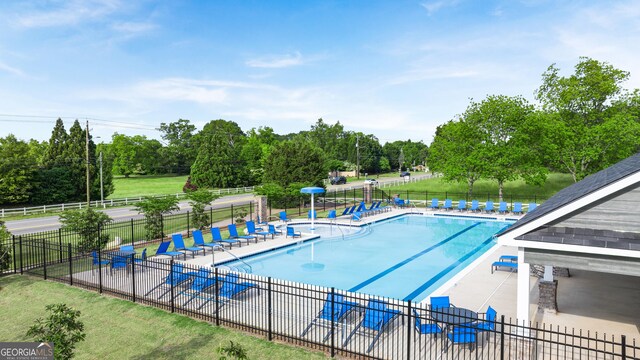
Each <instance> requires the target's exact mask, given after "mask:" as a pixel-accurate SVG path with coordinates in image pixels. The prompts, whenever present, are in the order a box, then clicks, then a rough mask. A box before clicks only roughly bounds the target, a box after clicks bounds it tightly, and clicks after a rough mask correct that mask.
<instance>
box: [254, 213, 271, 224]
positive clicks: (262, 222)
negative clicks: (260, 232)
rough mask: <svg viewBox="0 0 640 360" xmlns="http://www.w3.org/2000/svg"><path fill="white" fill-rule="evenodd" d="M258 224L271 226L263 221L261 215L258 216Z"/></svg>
mask: <svg viewBox="0 0 640 360" xmlns="http://www.w3.org/2000/svg"><path fill="white" fill-rule="evenodd" d="M256 224H258V225H269V223H268V222H267V221H263V220H262V218H261V217H260V215H258V216H256Z"/></svg>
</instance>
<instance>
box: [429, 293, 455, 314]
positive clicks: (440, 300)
mask: <svg viewBox="0 0 640 360" xmlns="http://www.w3.org/2000/svg"><path fill="white" fill-rule="evenodd" d="M430 301H431V311H438V309H446V308H449V307H451V306H452V305H451V302H450V301H449V297H448V296H432V297H431V299H430Z"/></svg>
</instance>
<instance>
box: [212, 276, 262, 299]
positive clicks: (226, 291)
mask: <svg viewBox="0 0 640 360" xmlns="http://www.w3.org/2000/svg"><path fill="white" fill-rule="evenodd" d="M251 289H256V290H258V293H260V286H258V284H255V283H253V282H250V281H243V282H240V277H239V276H238V274H236V273H228V274H227V275H226V276H225V277H224V279H223V280H222V286H221V287H220V290H218V296H219V300H220V302H221V303H223V304H225V303H227V302H229V301H230V300H232V299H234V298H236V297H237V296H239V295H241V294H244V293H245V292H246V291H248V290H251ZM200 307H202V306H200Z"/></svg>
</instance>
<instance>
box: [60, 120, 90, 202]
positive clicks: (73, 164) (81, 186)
mask: <svg viewBox="0 0 640 360" xmlns="http://www.w3.org/2000/svg"><path fill="white" fill-rule="evenodd" d="M93 149H94V152H91V151H90V152H89V156H90V159H89V164H87V138H86V129H83V128H82V126H80V122H79V121H78V120H76V121H74V122H73V125H72V126H71V128H69V136H68V137H67V141H66V142H65V149H64V151H63V156H64V159H65V164H64V167H65V168H66V169H67V170H68V171H69V172H70V177H71V179H72V180H73V181H74V194H73V199H74V200H78V201H80V200H83V199H86V196H87V173H86V170H87V166H89V167H90V170H89V177H90V178H94V175H95V166H93V167H92V166H91V159H92V158H93V159H95V157H94V156H92V155H93V154H94V153H95V145H93ZM89 191H90V192H91V189H89ZM98 195H99V192H98Z"/></svg>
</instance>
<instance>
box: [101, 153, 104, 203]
mask: <svg viewBox="0 0 640 360" xmlns="http://www.w3.org/2000/svg"><path fill="white" fill-rule="evenodd" d="M100 204H101V205H102V207H104V185H103V184H102V151H100Z"/></svg>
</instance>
